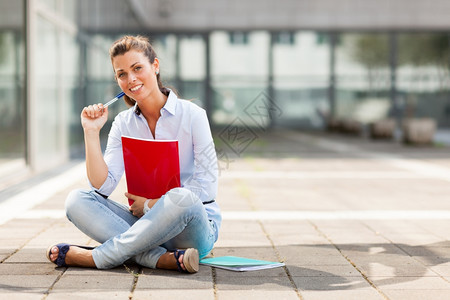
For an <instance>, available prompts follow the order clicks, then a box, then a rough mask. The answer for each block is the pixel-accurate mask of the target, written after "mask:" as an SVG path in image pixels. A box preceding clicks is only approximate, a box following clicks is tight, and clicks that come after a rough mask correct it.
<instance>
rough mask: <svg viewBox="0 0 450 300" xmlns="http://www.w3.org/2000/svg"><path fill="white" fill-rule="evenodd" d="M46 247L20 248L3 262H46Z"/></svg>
mask: <svg viewBox="0 0 450 300" xmlns="http://www.w3.org/2000/svg"><path fill="white" fill-rule="evenodd" d="M46 251H47V249H41V248H37V249H36V248H31V249H20V250H19V251H17V252H16V253H14V254H13V255H12V256H11V257H9V258H8V259H7V260H6V261H5V262H6V263H21V262H26V263H48V262H49V261H48V259H47V257H46V253H45V252H46Z"/></svg>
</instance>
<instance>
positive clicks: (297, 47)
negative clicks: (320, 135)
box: [273, 31, 330, 128]
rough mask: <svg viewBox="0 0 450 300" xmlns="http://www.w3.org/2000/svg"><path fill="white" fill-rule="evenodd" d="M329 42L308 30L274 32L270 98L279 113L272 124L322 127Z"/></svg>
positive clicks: (319, 34)
mask: <svg viewBox="0 0 450 300" xmlns="http://www.w3.org/2000/svg"><path fill="white" fill-rule="evenodd" d="M329 73H330V43H329V37H328V35H326V34H322V33H316V32H312V31H299V32H293V33H289V32H280V33H276V34H275V35H274V45H273V75H274V78H273V88H274V100H275V103H276V105H277V106H278V108H279V109H280V111H281V113H280V116H279V118H274V121H275V124H279V125H289V126H292V127H302V128H317V127H322V126H323V119H322V118H321V117H320V116H321V115H320V112H327V111H329V103H328V91H329V87H328V86H329V76H330V74H329Z"/></svg>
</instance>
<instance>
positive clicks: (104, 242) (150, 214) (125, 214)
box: [47, 36, 221, 273]
mask: <svg viewBox="0 0 450 300" xmlns="http://www.w3.org/2000/svg"><path fill="white" fill-rule="evenodd" d="M110 56H111V62H112V66H113V69H114V75H115V79H116V80H117V83H118V84H119V86H120V88H121V89H122V91H123V92H124V93H125V96H124V97H125V101H126V102H127V104H129V105H131V106H132V107H131V108H130V109H128V110H126V111H123V112H121V113H120V114H118V115H117V116H116V118H115V119H114V122H113V124H112V127H111V131H110V133H109V137H108V143H107V147H106V151H105V155H104V156H103V154H102V150H101V147H100V139H99V132H100V129H101V128H102V127H103V125H104V124H105V122H106V120H107V118H108V108H104V107H103V106H102V104H98V105H90V106H88V107H85V108H84V109H83V111H82V113H81V124H82V126H83V130H84V138H85V144H86V170H87V176H88V179H89V183H90V185H91V187H92V189H91V190H88V191H86V190H75V191H72V192H71V193H70V194H69V196H68V198H67V200H66V213H67V217H68V219H69V220H70V221H71V222H72V223H73V224H74V225H75V226H76V227H78V228H79V229H80V230H81V231H82V232H84V233H85V234H87V235H88V236H90V237H91V238H93V239H94V240H96V241H98V242H99V243H101V245H100V246H98V247H96V248H94V249H92V248H89V247H82V246H75V245H69V244H58V245H54V246H51V247H50V248H49V250H48V251H47V257H48V259H49V260H50V261H52V262H54V263H55V264H57V265H58V266H83V267H95V268H98V269H107V268H112V267H115V266H118V265H120V264H122V263H123V262H125V261H126V260H128V259H132V260H134V261H135V262H137V263H138V264H140V265H142V266H145V267H149V268H161V269H175V270H176V269H178V270H179V271H181V272H189V273H194V272H197V271H198V264H199V258H202V257H204V256H206V255H207V254H208V253H209V252H210V251H211V249H212V248H213V245H214V243H215V242H216V240H217V238H218V231H219V228H220V224H221V215H220V209H219V206H218V205H217V203H216V202H215V200H214V199H215V197H216V193H217V180H218V178H217V176H218V171H217V158H216V155H215V149H214V144H213V140H212V136H211V131H210V128H209V123H208V119H207V117H206V113H205V111H204V110H203V109H201V108H200V107H198V106H197V105H195V104H193V103H191V102H189V101H186V100H181V99H178V98H177V96H176V94H175V93H174V92H172V91H171V90H170V89H167V88H165V87H164V86H163V85H162V84H161V81H160V75H159V71H160V69H159V68H160V65H159V60H158V58H157V57H156V53H155V51H154V50H153V48H152V46H151V45H150V43H149V40H148V39H147V38H144V37H141V36H124V37H122V38H121V39H119V40H117V41H116V42H115V43H114V44H113V45H112V47H111V49H110ZM122 135H125V136H131V137H136V138H144V139H158V140H178V145H179V154H180V157H179V159H180V176H181V188H175V189H172V190H170V191H169V192H167V193H166V194H165V195H163V196H162V197H161V198H159V199H145V198H144V197H140V196H138V195H132V194H129V193H125V196H126V197H127V198H129V199H132V200H134V203H133V204H132V205H131V206H130V207H128V206H125V205H122V204H120V203H117V202H115V201H112V200H110V199H108V197H107V196H108V195H110V194H111V193H112V191H113V190H114V189H115V188H116V186H117V184H118V182H119V180H120V178H121V177H122V175H123V172H124V162H123V154H122V144H121V136H122ZM212 154H213V155H212ZM149 159H151V158H149ZM180 249H186V250H180Z"/></svg>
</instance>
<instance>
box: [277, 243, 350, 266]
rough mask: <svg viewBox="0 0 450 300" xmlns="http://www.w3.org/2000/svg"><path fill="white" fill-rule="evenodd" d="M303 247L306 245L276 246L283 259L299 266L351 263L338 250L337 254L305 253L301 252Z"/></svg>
mask: <svg viewBox="0 0 450 300" xmlns="http://www.w3.org/2000/svg"><path fill="white" fill-rule="evenodd" d="M303 247H304V245H298V246H296V245H292V246H279V247H276V249H277V251H278V252H279V254H280V256H281V259H282V260H284V261H285V262H286V264H293V265H298V266H314V265H316V266H317V265H319V266H320V265H322V266H323V265H325V266H327V265H328V266H329V265H335V266H341V265H344V266H345V265H349V262H348V261H347V260H346V259H345V258H344V257H343V256H342V255H341V254H340V253H339V252H338V251H336V253H335V254H330V253H327V254H325V255H315V254H303V253H302V252H301V250H302V248H303ZM319 248H320V247H319ZM319 251H320V250H319Z"/></svg>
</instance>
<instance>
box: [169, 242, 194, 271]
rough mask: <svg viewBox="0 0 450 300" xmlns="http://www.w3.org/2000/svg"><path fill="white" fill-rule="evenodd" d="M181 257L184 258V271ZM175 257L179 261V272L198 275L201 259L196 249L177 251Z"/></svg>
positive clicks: (174, 253)
mask: <svg viewBox="0 0 450 300" xmlns="http://www.w3.org/2000/svg"><path fill="white" fill-rule="evenodd" d="M181 255H184V256H183V265H184V268H185V269H183V268H182V267H181V264H180V261H179V258H180V256H181ZM173 256H174V257H175V259H176V261H177V267H178V271H180V272H181V273H197V272H198V266H199V257H198V251H197V249H194V248H188V249H186V250H175V251H174V252H173Z"/></svg>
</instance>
